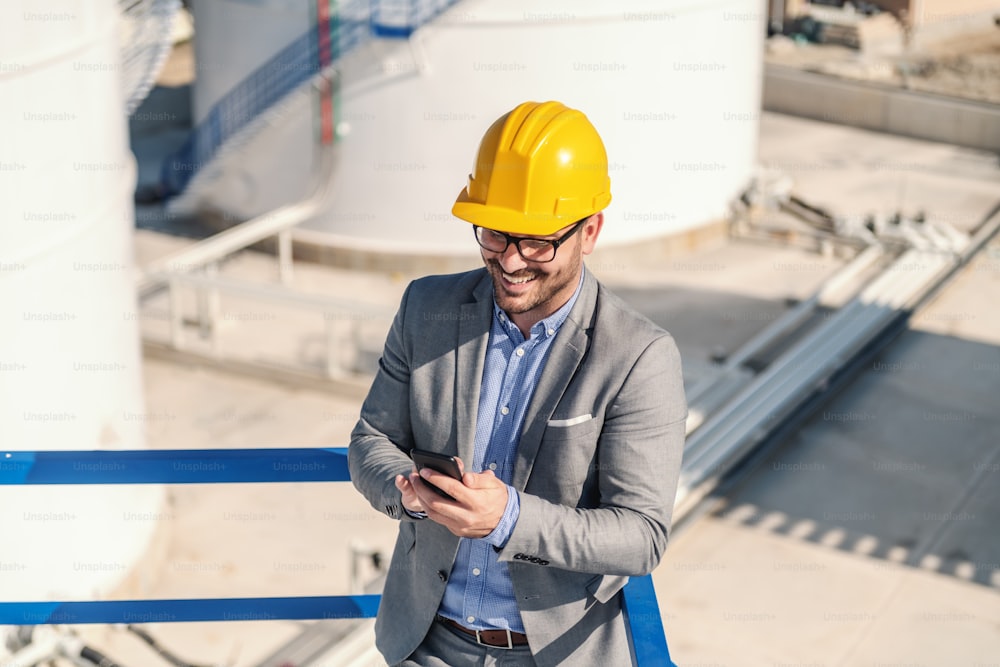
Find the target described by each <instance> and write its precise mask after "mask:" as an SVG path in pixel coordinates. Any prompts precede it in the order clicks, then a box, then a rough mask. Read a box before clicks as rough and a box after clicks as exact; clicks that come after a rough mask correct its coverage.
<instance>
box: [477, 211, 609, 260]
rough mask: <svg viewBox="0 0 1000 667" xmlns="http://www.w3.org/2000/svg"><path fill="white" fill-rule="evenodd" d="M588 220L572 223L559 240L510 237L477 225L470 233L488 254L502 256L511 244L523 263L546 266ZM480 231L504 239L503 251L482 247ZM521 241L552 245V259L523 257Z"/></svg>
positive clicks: (587, 218)
mask: <svg viewBox="0 0 1000 667" xmlns="http://www.w3.org/2000/svg"><path fill="white" fill-rule="evenodd" d="M589 219H590V216H589V215H588V216H587V217H586V218H583V219H582V220H579V221H577V222H575V223H573V228H572V229H570V230H569V231H568V232H566V233H565V234H563V235H562V236H560V237H559V238H555V239H538V238H534V237H531V236H511V235H510V234H507V233H505V232H501V231H498V230H496V229H489V228H487V227H480V226H479V225H473V226H472V233H473V235H474V236H475V237H476V243H478V244H479V247H480V248H482V249H483V250H487V251H489V252H494V253H496V254H498V255H502V254H504V253H505V252H507V248H509V247H510V244H511V243H513V244H514V247H515V248H517V254H518V255H520V256H521V259H523V260H524V261H526V262H534V263H535V264H547V263H548V262H551V261H552V260H554V259H555V258H556V252H557V251H558V250H559V246H561V245H562V244H563V243H565V242H566V241H567V240H569V237H571V236H573V234H576V233H577V232H578V231H579V230H580V229H581V228H582V227H583V223H585V222H587V220H589ZM480 229H482V230H485V231H488V232H490V233H491V234H499V235H500V236H502V237H504V240H506V241H507V243H506V244H504V247H503V249H501V250H494V249H493V248H488V247H486V246H485V245H483V242H482V241H481V240H479V230H480ZM521 241H536V242H537V241H543V242H545V243H548V244H551V245H552V257H549V258H548V259H531V258H529V257H525V256H524V251H523V250H521Z"/></svg>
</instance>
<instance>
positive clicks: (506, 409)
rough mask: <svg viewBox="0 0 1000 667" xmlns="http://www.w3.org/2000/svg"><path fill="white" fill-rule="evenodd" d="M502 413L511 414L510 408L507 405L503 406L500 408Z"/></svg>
mask: <svg viewBox="0 0 1000 667" xmlns="http://www.w3.org/2000/svg"><path fill="white" fill-rule="evenodd" d="M500 414H502V415H507V414H510V408H508V407H507V406H506V405H505V406H503V407H502V408H500Z"/></svg>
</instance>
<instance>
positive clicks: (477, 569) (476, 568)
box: [472, 567, 483, 577]
mask: <svg viewBox="0 0 1000 667" xmlns="http://www.w3.org/2000/svg"><path fill="white" fill-rule="evenodd" d="M482 573H483V572H482V570H480V569H479V568H478V567H474V568H472V574H474V575H476V576H477V577H478V576H479V575H480V574H482Z"/></svg>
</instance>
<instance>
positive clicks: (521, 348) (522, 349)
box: [517, 347, 524, 357]
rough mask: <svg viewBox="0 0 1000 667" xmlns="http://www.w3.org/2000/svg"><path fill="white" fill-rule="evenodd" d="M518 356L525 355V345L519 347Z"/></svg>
mask: <svg viewBox="0 0 1000 667" xmlns="http://www.w3.org/2000/svg"><path fill="white" fill-rule="evenodd" d="M517 356H519V357H523V356H524V348H523V347H519V348H517Z"/></svg>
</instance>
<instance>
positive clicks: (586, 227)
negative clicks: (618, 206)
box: [580, 211, 604, 255]
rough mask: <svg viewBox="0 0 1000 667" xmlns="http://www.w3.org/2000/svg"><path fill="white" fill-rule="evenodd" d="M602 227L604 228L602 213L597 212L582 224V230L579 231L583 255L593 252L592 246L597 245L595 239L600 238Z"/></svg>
mask: <svg viewBox="0 0 1000 667" xmlns="http://www.w3.org/2000/svg"><path fill="white" fill-rule="evenodd" d="M602 227H604V211H598V212H597V213H595V214H594V215H592V216H590V217H589V218H587V222H585V223H583V229H581V230H580V239H581V244H580V245H581V250H582V252H583V254H584V255H589V254H590V253H592V252H594V246H595V245H597V237H598V236H600V234H601V228H602Z"/></svg>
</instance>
